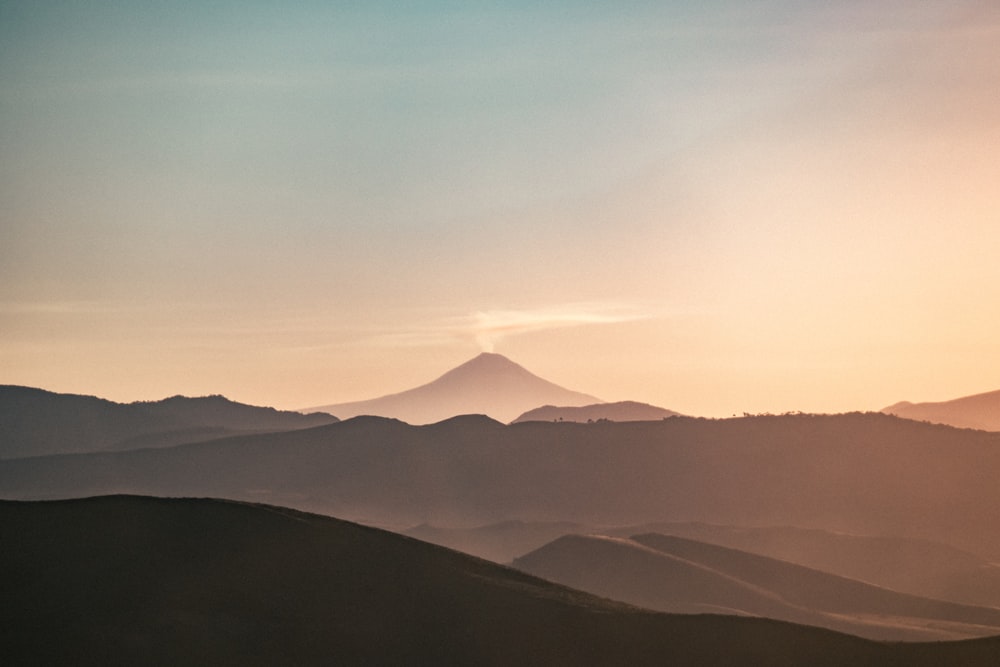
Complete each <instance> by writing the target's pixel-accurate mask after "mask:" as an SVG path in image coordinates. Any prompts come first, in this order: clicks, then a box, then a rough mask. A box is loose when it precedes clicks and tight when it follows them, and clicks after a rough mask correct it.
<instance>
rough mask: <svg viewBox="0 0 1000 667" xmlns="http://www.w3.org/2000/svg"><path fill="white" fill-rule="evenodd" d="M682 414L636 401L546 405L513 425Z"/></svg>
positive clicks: (649, 418) (647, 418)
mask: <svg viewBox="0 0 1000 667" xmlns="http://www.w3.org/2000/svg"><path fill="white" fill-rule="evenodd" d="M680 416H681V413H679V412H674V411H673V410H667V409H665V408H658V407H656V406H655V405H649V404H648V403H637V402H635V401H620V402H617V403H597V404H595V405H581V406H576V407H570V406H558V407H557V406H555V405H544V406H542V407H540V408H535V409H534V410H528V411H527V412H525V413H524V414H522V415H521V416H520V417H518V418H517V419H515V420H514V421H513V422H512V423H514V424H516V423H518V422H555V421H567V422H596V421H601V420H606V421H613V422H638V421H653V420H655V419H666V418H668V417H680Z"/></svg>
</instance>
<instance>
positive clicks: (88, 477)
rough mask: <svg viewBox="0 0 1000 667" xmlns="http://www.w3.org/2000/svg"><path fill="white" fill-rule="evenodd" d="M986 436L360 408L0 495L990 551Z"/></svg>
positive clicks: (118, 455)
mask: <svg viewBox="0 0 1000 667" xmlns="http://www.w3.org/2000/svg"><path fill="white" fill-rule="evenodd" d="M997 470H1000V434H996V433H986V432H982V431H969V430H960V429H953V428H950V427H946V426H937V425H931V424H922V423H919V422H913V421H908V420H904V419H899V418H896V417H891V416H888V415H882V414H877V413H873V414H848V415H834V416H811V415H788V416H776V417H750V418H738V419H725V420H707V419H692V418H686V417H677V418H672V419H666V420H660V421H655V422H600V423H594V424H575V423H565V422H564V423H550V422H527V423H522V424H514V425H509V426H505V425H503V424H500V423H498V422H496V421H494V420H491V419H489V418H487V417H483V416H479V417H476V416H465V417H459V418H455V419H450V420H447V421H444V422H440V423H437V424H432V425H428V426H410V425H407V424H405V423H402V422H399V421H394V420H390V419H384V418H378V417H358V418H354V419H350V420H346V421H344V422H340V423H336V424H331V425H328V426H320V427H316V428H312V429H306V430H299V431H289V432H284V433H272V434H261V435H250V436H239V437H232V438H226V439H222V440H216V441H211V442H203V443H198V444H197V445H181V446H176V447H170V448H162V449H148V450H133V451H128V452H115V453H100V454H81V455H63V456H50V457H38V458H32V459H17V460H5V461H0V497H4V498H10V499H43V498H57V497H64V498H65V497H78V496H84V495H96V494H106V493H123V492H127V493H143V494H151V495H170V496H177V495H184V496H221V497H227V498H233V499H240V500H252V501H260V502H270V503H274V504H280V505H288V506H295V507H298V508H301V509H309V510H312V511H319V512H322V513H326V514H330V515H335V516H342V517H345V518H351V519H355V520H363V521H365V522H371V523H374V524H377V525H386V526H395V527H401V528H405V527H409V526H414V525H417V524H420V523H434V524H439V525H483V524H488V523H495V522H497V521H505V520H508V519H511V518H518V519H521V520H524V521H569V522H574V523H580V524H585V525H605V526H607V525H611V526H615V525H628V524H632V525H634V524H642V523H649V522H659V521H670V522H677V521H683V522H689V521H700V522H705V523H715V524H726V525H742V526H755V525H756V526H760V525H786V526H800V527H808V528H817V529H822V530H827V531H833V532H841V533H850V534H856V535H894V536H898V537H903V538H918V539H927V540H933V541H937V542H942V543H945V544H949V545H951V546H953V547H956V548H958V549H963V550H965V551H968V552H971V553H973V554H979V555H981V556H984V557H986V558H988V559H995V558H996V557H997V555H998V554H1000V534H998V533H997V531H996V529H995V526H996V508H997V507H1000V485H997V484H996V471H997Z"/></svg>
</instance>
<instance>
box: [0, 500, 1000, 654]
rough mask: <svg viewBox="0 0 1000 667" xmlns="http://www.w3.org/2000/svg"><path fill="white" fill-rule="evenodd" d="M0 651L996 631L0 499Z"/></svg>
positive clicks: (346, 647) (987, 645)
mask: <svg viewBox="0 0 1000 667" xmlns="http://www.w3.org/2000/svg"><path fill="white" fill-rule="evenodd" d="M0 527H2V529H3V532H4V534H14V535H17V536H18V539H17V540H14V541H13V542H10V543H8V544H6V545H5V548H4V549H3V550H0V590H2V591H3V595H4V605H3V606H2V608H0V640H2V641H0V661H2V662H4V663H5V664H74V665H80V666H87V665H107V664H143V665H178V664H184V665H213V666H215V667H225V666H227V665H241V666H253V665H275V664H296V665H303V666H310V665H328V664H339V665H390V664H406V665H441V664H455V665H472V664H475V665H638V666H641V665H663V664H671V665H699V666H703V667H712V666H713V665H732V664H753V665H758V666H762V667H767V666H773V667H778V666H789V667H790V666H793V665H810V666H816V665H845V664H850V665H855V666H865V665H873V666H874V665H886V664H906V665H913V666H917V667H920V666H922V665H940V664H961V665H966V666H968V667H977V666H978V665H988V664H989V665H992V664H995V662H992V661H993V660H995V657H996V655H997V654H998V651H1000V639H990V640H980V641H975V642H959V643H940V644H901V645H884V644H878V643H874V642H869V641H865V640H862V639H858V638H853V637H849V636H846V635H839V634H836V633H831V632H828V631H824V630H819V629H814V628H806V627H800V626H794V625H788V624H783V623H778V622H773V621H766V620H760V619H740V618H733V617H724V616H691V617H682V616H669V615H662V614H654V613H649V612H643V611H640V610H635V609H631V608H627V607H623V606H620V605H616V604H614V603H611V602H608V601H604V600H600V599H597V598H593V597H591V596H588V595H585V594H583V593H578V592H575V591H571V590H569V589H565V588H562V587H559V586H556V585H554V584H550V583H548V582H544V581H541V580H539V579H535V578H533V577H530V576H528V575H524V574H521V573H518V572H515V571H513V570H509V569H506V568H501V567H499V566H496V565H493V564H491V563H487V562H486V561H481V560H478V559H474V558H471V557H468V556H464V555H462V554H458V553H455V552H451V551H448V550H445V549H441V548H439V547H434V546H432V545H427V544H424V543H421V542H418V541H415V540H410V539H408V538H404V537H401V536H398V535H394V534H391V533H386V532H383V531H378V530H375V529H371V528H365V527H362V526H358V525H355V524H350V523H347V522H343V521H338V520H335V519H330V518H325V517H318V516H314V515H307V514H302V513H299V512H294V511H290V510H286V509H282V508H276V507H268V506H251V505H244V504H238V503H231V502H221V501H214V500H160V499H151V498H138V497H106V498H91V499H87V500H74V501H61V502H52V503H11V502H3V503H0Z"/></svg>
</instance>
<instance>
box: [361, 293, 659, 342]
mask: <svg viewBox="0 0 1000 667" xmlns="http://www.w3.org/2000/svg"><path fill="white" fill-rule="evenodd" d="M654 317H655V315H654V314H653V313H652V312H650V311H649V310H648V309H643V308H641V307H639V306H637V305H633V304H621V303H573V304H563V305H557V306H550V307H545V308H527V309H502V310H501V309H495V310H481V311H476V312H474V313H471V314H469V315H465V316H461V317H452V318H447V319H444V320H440V321H438V322H436V323H431V324H427V325H423V326H415V327H410V328H408V330H406V331H400V332H394V333H387V334H383V335H380V336H377V337H376V338H375V342H377V343H379V344H381V345H387V346H392V347H397V346H399V347H423V346H436V345H451V344H454V343H456V342H465V343H468V342H470V341H474V342H475V343H476V344H477V345H478V346H479V348H480V349H481V350H482V351H483V352H493V351H494V350H495V349H496V345H497V344H498V343H499V342H500V341H501V340H503V339H505V338H510V337H512V336H518V335H522V334H526V333H535V332H539V331H549V330H552V329H565V328H569V327H579V326H588V325H597V324H618V323H623V322H636V321H640V320H649V319H653V318H654Z"/></svg>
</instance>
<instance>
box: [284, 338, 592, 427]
mask: <svg viewBox="0 0 1000 667" xmlns="http://www.w3.org/2000/svg"><path fill="white" fill-rule="evenodd" d="M599 402H600V399H597V398H594V397H593V396H588V395H587V394H581V393H579V392H576V391H570V390H569V389H564V388H563V387H560V386H559V385H557V384H553V383H552V382H549V381H548V380H544V379H542V378H540V377H538V376H537V375H535V374H534V373H531V372H530V371H528V370H527V369H525V368H524V367H523V366H520V365H518V364H516V363H514V362H513V361H511V360H510V359H508V358H507V357H505V356H503V355H500V354H492V353H486V352H484V353H483V354H480V355H479V356H478V357H476V358H474V359H471V360H469V361H467V362H465V363H464V364H462V365H461V366H458V367H456V368H453V369H452V370H450V371H448V372H447V373H445V374H444V375H442V376H441V377H439V378H438V379H436V380H434V381H433V382H429V383H428V384H425V385H421V386H419V387H416V388H414V389H409V390H407V391H403V392H400V393H398V394H389V395H388V396H382V397H380V398H374V399H371V400H367V401H358V402H354V403H340V404H336V405H326V406H321V407H316V408H309V409H308V410H305V411H304V412H329V413H331V414H335V415H337V416H338V417H340V418H341V419H346V418H349V417H355V416H357V415H378V416H380V417H393V418H396V419H401V420H403V421H405V422H408V423H410V424H430V423H434V422H438V421H441V420H443V419H447V418H449V417H454V416H455V415H462V414H485V415H489V416H490V417H492V418H494V419H497V420H499V421H502V422H509V421H511V420H513V419H514V418H516V417H517V416H518V415H520V414H522V413H524V412H525V411H527V410H530V409H532V408H537V407H538V406H540V405H546V404H550V405H588V404H592V403H599Z"/></svg>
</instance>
